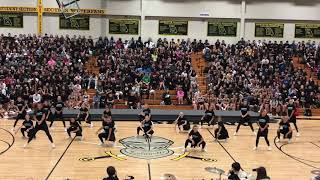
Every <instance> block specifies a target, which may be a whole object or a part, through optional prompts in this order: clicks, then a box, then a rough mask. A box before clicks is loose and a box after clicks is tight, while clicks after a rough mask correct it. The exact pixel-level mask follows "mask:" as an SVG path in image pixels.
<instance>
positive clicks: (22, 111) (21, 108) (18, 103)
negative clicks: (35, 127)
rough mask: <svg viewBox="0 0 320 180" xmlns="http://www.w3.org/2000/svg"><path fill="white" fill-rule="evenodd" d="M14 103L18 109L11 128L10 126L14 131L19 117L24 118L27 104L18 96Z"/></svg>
mask: <svg viewBox="0 0 320 180" xmlns="http://www.w3.org/2000/svg"><path fill="white" fill-rule="evenodd" d="M14 105H15V107H16V109H17V110H18V115H17V117H16V120H15V121H14V124H13V128H12V130H13V131H14V128H15V127H16V125H17V123H18V121H19V120H20V119H25V115H26V114H27V111H26V109H27V105H26V103H25V102H24V101H23V99H22V98H21V97H20V96H19V97H18V98H17V101H16V102H15V104H14Z"/></svg>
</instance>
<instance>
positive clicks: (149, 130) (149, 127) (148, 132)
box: [137, 115, 154, 137]
mask: <svg viewBox="0 0 320 180" xmlns="http://www.w3.org/2000/svg"><path fill="white" fill-rule="evenodd" d="M140 131H143V133H144V134H143V135H144V136H147V137H149V136H152V135H153V133H154V131H153V123H152V121H151V120H150V116H149V115H145V117H144V120H143V121H141V124H140V126H139V127H137V136H139V133H140Z"/></svg>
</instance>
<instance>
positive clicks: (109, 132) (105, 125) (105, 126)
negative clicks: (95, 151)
mask: <svg viewBox="0 0 320 180" xmlns="http://www.w3.org/2000/svg"><path fill="white" fill-rule="evenodd" d="M101 130H103V131H102V132H101V133H99V132H100V131H101ZM98 133H99V134H98ZM97 134H98V137H99V139H100V142H101V143H100V145H101V146H104V145H105V141H108V143H109V144H110V145H111V146H114V142H115V141H116V136H115V124H114V121H113V120H112V119H111V116H107V117H104V118H103V121H102V126H101V127H100V128H99V129H98V131H97ZM103 139H105V140H103Z"/></svg>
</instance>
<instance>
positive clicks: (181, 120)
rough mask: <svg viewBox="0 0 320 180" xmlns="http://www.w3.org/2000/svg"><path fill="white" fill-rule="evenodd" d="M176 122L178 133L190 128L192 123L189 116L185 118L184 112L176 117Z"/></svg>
mask: <svg viewBox="0 0 320 180" xmlns="http://www.w3.org/2000/svg"><path fill="white" fill-rule="evenodd" d="M175 124H176V125H175V130H176V131H177V133H179V132H183V131H189V130H190V123H189V121H188V120H187V118H185V116H184V114H183V112H180V113H179V116H178V118H177V119H176V121H175Z"/></svg>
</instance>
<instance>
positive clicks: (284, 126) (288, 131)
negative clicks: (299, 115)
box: [276, 114, 292, 143]
mask: <svg viewBox="0 0 320 180" xmlns="http://www.w3.org/2000/svg"><path fill="white" fill-rule="evenodd" d="M281 134H283V139H288V143H290V142H291V138H292V128H291V127H290V123H289V119H288V116H287V115H286V114H285V116H283V117H282V118H281V122H280V123H279V129H278V131H277V137H278V138H277V140H276V142H280V135H281Z"/></svg>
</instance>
